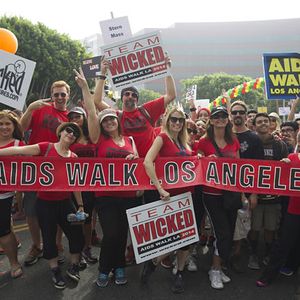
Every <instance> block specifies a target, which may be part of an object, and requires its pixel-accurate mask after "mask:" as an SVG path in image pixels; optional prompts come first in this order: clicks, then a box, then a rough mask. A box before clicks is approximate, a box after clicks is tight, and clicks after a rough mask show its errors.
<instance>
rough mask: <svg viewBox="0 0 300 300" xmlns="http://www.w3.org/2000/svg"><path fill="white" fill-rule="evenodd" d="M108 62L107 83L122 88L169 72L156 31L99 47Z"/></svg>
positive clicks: (163, 75)
mask: <svg viewBox="0 0 300 300" xmlns="http://www.w3.org/2000/svg"><path fill="white" fill-rule="evenodd" d="M101 51H102V54H104V55H105V58H106V59H107V60H108V61H109V62H110V68H109V71H110V73H111V76H110V79H111V84H112V85H113V86H114V87H115V88H116V89H118V88H124V87H126V86H130V85H133V84H142V83H144V82H147V81H150V80H154V79H158V78H161V77H165V76H167V75H169V71H168V68H167V66H166V64H165V51H164V49H163V46H162V41H161V36H160V33H159V32H154V33H148V34H145V35H140V36H136V37H134V38H131V39H128V40H126V41H122V42H118V43H114V44H110V45H107V46H103V47H101Z"/></svg>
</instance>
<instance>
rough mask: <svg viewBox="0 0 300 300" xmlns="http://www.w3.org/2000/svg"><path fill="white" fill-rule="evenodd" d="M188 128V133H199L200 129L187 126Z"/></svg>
mask: <svg viewBox="0 0 300 300" xmlns="http://www.w3.org/2000/svg"><path fill="white" fill-rule="evenodd" d="M186 130H187V132H188V134H191V133H193V134H197V133H198V131H197V130H196V129H192V128H187V129H186Z"/></svg>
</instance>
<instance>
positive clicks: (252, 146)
mask: <svg viewBox="0 0 300 300" xmlns="http://www.w3.org/2000/svg"><path fill="white" fill-rule="evenodd" d="M236 136H237V138H238V140H239V142H240V157H241V158H245V159H264V148H263V144H262V141H261V139H260V138H259V137H258V135H257V134H256V133H255V132H253V131H251V130H247V131H244V132H241V133H236Z"/></svg>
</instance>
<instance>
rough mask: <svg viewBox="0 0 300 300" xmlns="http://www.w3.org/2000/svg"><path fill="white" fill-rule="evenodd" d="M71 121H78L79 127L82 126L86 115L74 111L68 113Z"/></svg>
mask: <svg viewBox="0 0 300 300" xmlns="http://www.w3.org/2000/svg"><path fill="white" fill-rule="evenodd" d="M68 119H69V122H73V123H76V124H77V125H78V126H79V127H82V125H83V120H84V117H83V115H82V114H79V113H76V112H72V113H70V114H69V115H68Z"/></svg>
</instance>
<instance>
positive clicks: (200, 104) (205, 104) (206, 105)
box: [194, 99, 210, 108]
mask: <svg viewBox="0 0 300 300" xmlns="http://www.w3.org/2000/svg"><path fill="white" fill-rule="evenodd" d="M209 101H210V100H209V99H198V100H195V101H194V103H195V106H196V108H198V107H201V108H209Z"/></svg>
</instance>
